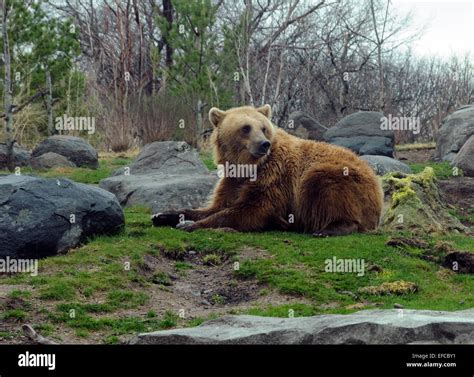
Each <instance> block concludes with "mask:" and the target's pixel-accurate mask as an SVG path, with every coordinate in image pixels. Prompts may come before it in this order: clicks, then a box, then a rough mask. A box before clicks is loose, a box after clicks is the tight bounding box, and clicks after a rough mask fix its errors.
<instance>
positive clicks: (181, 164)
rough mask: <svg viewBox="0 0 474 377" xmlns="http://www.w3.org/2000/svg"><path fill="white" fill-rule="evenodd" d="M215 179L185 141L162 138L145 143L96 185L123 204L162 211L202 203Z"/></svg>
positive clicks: (198, 205) (197, 205)
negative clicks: (127, 163)
mask: <svg viewBox="0 0 474 377" xmlns="http://www.w3.org/2000/svg"><path fill="white" fill-rule="evenodd" d="M216 181H217V177H216V175H215V174H211V173H210V172H209V170H208V169H207V167H206V165H204V163H203V162H202V161H201V159H200V158H199V155H198V153H197V151H196V150H194V149H193V148H191V146H190V145H189V144H187V143H185V142H175V141H163V142H154V143H151V144H148V145H146V146H145V147H144V148H143V150H142V151H141V153H140V155H139V156H138V157H137V159H136V160H135V161H134V162H133V163H132V164H131V165H130V166H129V167H123V168H121V169H119V170H118V171H116V172H115V173H113V174H112V176H111V177H109V178H106V179H103V180H102V181H100V187H102V188H103V189H105V190H107V191H110V192H112V193H114V194H115V195H116V196H117V198H118V200H119V202H120V204H121V205H123V206H131V205H137V204H139V205H145V206H147V207H149V208H151V209H152V211H153V212H162V211H165V210H173V209H174V210H176V209H180V208H196V207H200V206H202V205H203V204H204V203H205V202H206V200H207V198H208V196H209V194H210V193H211V191H212V189H213V187H214V185H215V183H216Z"/></svg>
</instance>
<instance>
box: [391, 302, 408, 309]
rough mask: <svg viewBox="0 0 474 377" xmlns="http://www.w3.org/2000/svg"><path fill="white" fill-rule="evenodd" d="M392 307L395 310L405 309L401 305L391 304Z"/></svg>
mask: <svg viewBox="0 0 474 377" xmlns="http://www.w3.org/2000/svg"><path fill="white" fill-rule="evenodd" d="M393 307H394V308H395V309H404V308H405V307H404V306H403V305H402V304H397V303H395V304H393Z"/></svg>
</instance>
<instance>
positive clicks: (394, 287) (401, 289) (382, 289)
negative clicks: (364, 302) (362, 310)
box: [359, 280, 418, 295]
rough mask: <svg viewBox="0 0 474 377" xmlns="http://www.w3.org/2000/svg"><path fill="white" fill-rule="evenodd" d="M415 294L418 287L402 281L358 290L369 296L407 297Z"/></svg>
mask: <svg viewBox="0 0 474 377" xmlns="http://www.w3.org/2000/svg"><path fill="white" fill-rule="evenodd" d="M416 292H418V285H416V284H415V283H413V282H411V281H404V280H398V281H393V282H386V283H382V284H381V285H376V286H369V287H363V288H360V289H359V293H367V294H369V295H407V294H410V293H416Z"/></svg>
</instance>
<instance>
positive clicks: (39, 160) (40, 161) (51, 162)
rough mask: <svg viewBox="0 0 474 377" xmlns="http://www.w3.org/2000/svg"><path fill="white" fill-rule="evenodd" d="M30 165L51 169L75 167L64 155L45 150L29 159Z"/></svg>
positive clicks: (35, 167)
mask: <svg viewBox="0 0 474 377" xmlns="http://www.w3.org/2000/svg"><path fill="white" fill-rule="evenodd" d="M30 165H31V167H32V168H33V169H51V168H57V167H71V168H75V167H77V166H76V164H74V162H72V161H69V160H68V159H67V158H66V157H64V156H62V155H60V154H57V153H54V152H47V153H45V154H42V155H41V156H38V157H34V158H32V159H31V160H30Z"/></svg>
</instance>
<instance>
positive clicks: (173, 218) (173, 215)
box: [151, 211, 179, 226]
mask: <svg viewBox="0 0 474 377" xmlns="http://www.w3.org/2000/svg"><path fill="white" fill-rule="evenodd" d="M151 221H152V222H153V226H176V225H177V224H179V213H178V212H173V211H169V212H160V213H157V214H155V215H153V216H152V217H151Z"/></svg>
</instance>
